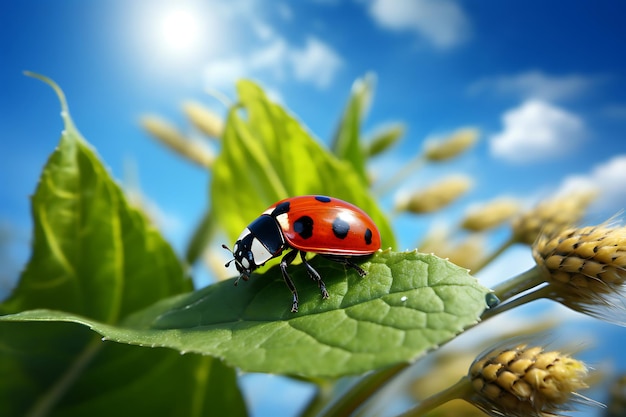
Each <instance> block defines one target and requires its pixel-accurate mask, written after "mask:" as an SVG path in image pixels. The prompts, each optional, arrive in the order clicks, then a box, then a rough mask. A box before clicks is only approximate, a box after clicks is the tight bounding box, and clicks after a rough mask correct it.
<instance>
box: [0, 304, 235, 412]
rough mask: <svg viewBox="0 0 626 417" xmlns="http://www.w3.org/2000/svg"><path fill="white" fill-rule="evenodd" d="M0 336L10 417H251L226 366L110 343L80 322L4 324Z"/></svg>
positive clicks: (0, 403)
mask: <svg viewBox="0 0 626 417" xmlns="http://www.w3.org/2000/svg"><path fill="white" fill-rule="evenodd" d="M0 317H2V316H0ZM5 317H6V316H5ZM9 317H10V316H9ZM0 334H2V335H3V336H1V337H0V340H1V344H0V374H1V375H2V376H3V378H2V381H1V382H0V415H2V416H21V415H27V414H30V415H49V416H59V417H61V416H63V417H71V416H76V417H81V416H92V417H97V416H102V417H107V416H110V415H111V413H112V412H114V413H115V414H118V415H129V416H130V415H137V416H141V415H150V416H173V415H176V416H213V415H224V416H225V415H228V416H245V415H247V411H246V406H245V403H244V401H243V399H242V397H241V393H240V392H239V390H238V389H237V381H236V374H235V372H234V370H233V369H232V368H230V367H227V366H226V365H224V364H223V363H222V362H221V361H220V360H219V359H214V358H211V357H208V356H201V355H194V354H189V355H181V354H180V353H179V352H175V351H173V350H170V349H146V348H141V347H137V346H130V345H123V344H117V343H105V342H103V341H102V340H101V338H100V337H95V335H94V333H93V332H91V331H90V330H89V329H88V328H86V327H83V326H78V325H76V324H73V323H54V322H44V323H34V322H33V323H25V322H16V323H11V322H0ZM4 335H6V336H7V337H4ZM67 384H71V386H67Z"/></svg>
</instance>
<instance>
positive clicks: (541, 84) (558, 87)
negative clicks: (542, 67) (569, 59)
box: [469, 71, 601, 101]
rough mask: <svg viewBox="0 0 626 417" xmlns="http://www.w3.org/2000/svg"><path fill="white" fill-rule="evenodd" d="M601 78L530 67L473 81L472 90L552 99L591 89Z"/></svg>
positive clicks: (569, 96)
mask: <svg viewBox="0 0 626 417" xmlns="http://www.w3.org/2000/svg"><path fill="white" fill-rule="evenodd" d="M600 81H601V80H600V79H599V78H597V77H585V76H582V75H566V76H551V75H547V74H545V73H543V72H542V71H526V72H523V73H520V74H517V75H506V76H499V77H490V78H485V79H482V80H480V81H477V82H476V83H474V84H472V85H471V86H470V88H469V91H470V93H474V94H475V93H482V92H489V93H494V94H497V95H511V96H517V97H522V98H524V99H528V98H536V99H542V100H548V101H555V100H564V99H570V98H574V97H577V96H580V95H581V94H583V93H585V92H587V91H588V90H590V89H591V88H592V87H593V86H594V85H596V84H598V82H600Z"/></svg>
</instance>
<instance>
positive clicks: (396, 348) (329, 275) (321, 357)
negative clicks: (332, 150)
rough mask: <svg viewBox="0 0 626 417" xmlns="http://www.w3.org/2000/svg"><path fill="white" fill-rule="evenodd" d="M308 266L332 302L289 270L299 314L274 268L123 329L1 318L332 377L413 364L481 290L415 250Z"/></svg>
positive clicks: (243, 365)
mask: <svg viewBox="0 0 626 417" xmlns="http://www.w3.org/2000/svg"><path fill="white" fill-rule="evenodd" d="M311 263H312V265H314V267H315V268H316V269H317V270H318V271H319V272H320V274H321V275H322V277H324V278H325V281H326V285H327V288H328V292H329V293H330V298H329V299H327V300H322V299H321V296H320V293H319V290H318V288H317V286H316V284H315V283H314V282H313V281H312V280H311V279H309V278H308V276H307V274H306V271H305V269H304V266H303V265H298V266H294V267H292V268H291V269H290V272H291V273H292V275H293V277H294V281H295V283H296V286H297V287H298V290H299V294H300V301H301V302H300V312H299V313H291V312H290V307H291V294H290V292H289V290H288V289H287V287H286V286H285V284H284V283H283V281H282V278H281V274H280V271H279V268H278V267H274V268H272V269H271V270H270V271H268V272H267V273H266V274H263V275H260V274H253V276H252V277H251V279H250V281H249V282H247V283H246V282H242V283H240V285H239V287H237V288H234V287H233V281H232V280H229V281H224V282H220V283H218V284H215V285H211V286H209V287H207V288H204V289H202V290H199V291H196V292H193V293H191V294H185V295H181V296H177V297H173V298H170V299H168V300H164V301H162V302H159V303H157V304H155V305H153V306H151V307H149V308H147V309H145V310H143V311H141V312H139V313H137V314H135V315H133V316H131V317H129V318H128V320H126V321H125V322H124V323H123V324H122V326H121V327H116V326H111V325H107V324H104V323H100V322H97V321H95V320H90V319H87V318H84V317H80V316H77V315H74V314H69V313H63V312H56V311H48V310H35V311H29V312H24V313H20V314H17V315H13V316H5V317H0V320H12V321H21V320H61V321H70V322H76V323H81V324H84V325H86V326H89V327H91V328H92V329H93V330H95V331H96V332H98V333H100V334H101V335H103V336H104V337H105V338H107V339H110V340H114V341H118V342H123V343H132V344H141V345H144V346H166V347H171V348H174V349H177V350H179V351H182V352H198V353H203V354H208V355H212V356H215V357H219V358H223V359H224V360H225V361H226V362H227V363H228V364H230V365H232V366H236V367H238V368H240V369H242V370H243V371H251V372H271V373H280V374H289V375H300V376H305V377H319V376H322V377H339V376H344V375H351V374H360V373H363V372H367V371H370V370H373V369H378V368H381V367H385V366H389V365H393V364H398V363H404V362H409V361H413V360H415V359H416V358H417V357H419V356H421V355H422V354H424V352H426V351H427V350H429V349H431V348H434V347H436V346H438V345H440V344H442V343H444V342H446V341H448V340H450V339H451V338H453V337H454V336H455V335H456V334H458V333H460V332H461V331H462V330H463V329H464V328H466V327H468V326H471V325H473V324H475V323H476V322H477V321H478V318H479V315H480V314H481V312H482V311H483V310H484V308H485V296H486V294H487V293H488V292H489V290H488V289H486V288H484V287H482V286H480V285H479V284H478V283H477V281H476V280H475V279H474V278H472V277H471V276H470V275H469V274H468V272H467V270H465V269H462V268H459V267H457V266H456V265H454V264H452V263H450V262H448V261H445V260H443V259H440V258H437V257H436V256H434V255H425V254H420V253H417V252H405V253H394V252H389V251H386V252H379V253H377V254H376V255H374V256H373V257H372V258H371V259H369V261H368V262H366V263H364V264H362V267H363V268H364V269H365V271H366V272H367V273H368V274H367V275H366V276H365V277H360V276H359V275H358V274H357V273H356V272H354V271H353V270H352V269H348V270H346V269H345V268H344V266H343V265H339V264H336V263H334V262H330V261H328V260H326V259H324V258H322V257H316V258H314V259H313V260H312V261H311Z"/></svg>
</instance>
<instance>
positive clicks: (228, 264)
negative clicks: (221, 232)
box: [222, 243, 235, 268]
mask: <svg viewBox="0 0 626 417" xmlns="http://www.w3.org/2000/svg"><path fill="white" fill-rule="evenodd" d="M222 247H223V248H224V249H226V250H227V251H228V252H230V254H231V255H233V259H231V260H230V261H228V262H226V263H225V264H224V266H225V267H226V268H228V267H229V266H230V264H231V263H232V262H233V261H234V260H235V254H234V253H233V251H232V250H230V249H229V248H228V246H226V245H224V244H223V243H222Z"/></svg>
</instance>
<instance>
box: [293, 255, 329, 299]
mask: <svg viewBox="0 0 626 417" xmlns="http://www.w3.org/2000/svg"><path fill="white" fill-rule="evenodd" d="M300 258H301V259H302V263H303V264H304V266H306V270H307V272H308V273H309V276H310V277H311V279H312V280H313V281H315V282H317V286H318V287H320V292H321V293H322V298H324V299H326V298H328V291H327V290H326V284H324V281H322V277H321V276H320V274H319V273H318V272H317V271H316V270H315V269H314V268H313V267H312V266H311V264H309V262H308V261H307V260H306V252H302V251H300Z"/></svg>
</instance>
